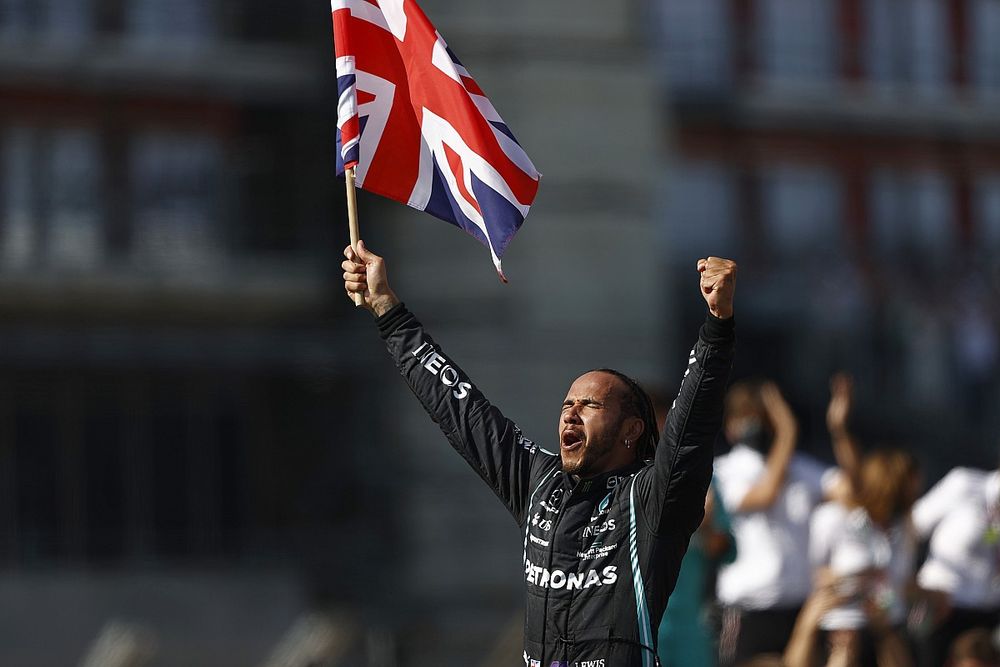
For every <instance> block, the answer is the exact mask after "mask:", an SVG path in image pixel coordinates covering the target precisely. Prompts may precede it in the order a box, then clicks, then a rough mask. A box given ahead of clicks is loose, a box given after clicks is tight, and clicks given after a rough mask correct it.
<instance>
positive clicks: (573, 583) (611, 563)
mask: <svg viewBox="0 0 1000 667" xmlns="http://www.w3.org/2000/svg"><path fill="white" fill-rule="evenodd" d="M378 327H379V332H380V333H381V335H382V337H383V338H384V339H385V341H386V345H387V347H388V348H389V352H390V353H391V354H392V356H393V358H394V359H395V360H396V365H397V366H398V368H399V371H400V373H401V374H402V375H403V377H404V378H406V381H407V382H408V383H409V385H410V388H411V389H412V390H413V393H414V394H416V396H417V397H418V398H419V399H420V401H421V403H423V405H424V408H425V409H426V410H427V412H428V414H430V416H431V418H432V419H433V420H434V421H435V422H436V423H437V424H438V426H440V427H441V430H442V431H443V432H444V434H445V436H446V437H447V438H448V441H449V442H450V443H451V445H452V447H454V448H455V449H456V450H457V451H458V453H459V454H461V455H462V457H463V458H465V460H466V461H468V463H469V465H471V466H472V468H473V470H475V471H476V472H477V473H478V474H479V476H480V477H482V479H483V481H485V482H486V483H487V484H488V485H489V486H490V488H491V489H493V491H494V493H496V495H497V496H498V497H499V498H500V500H501V501H502V502H503V504H504V506H506V507H507V509H508V510H509V511H510V513H511V514H513V515H514V519H515V520H516V521H517V524H518V526H520V527H521V529H522V530H523V531H524V572H525V579H526V581H527V589H528V591H527V593H528V594H527V618H526V621H525V627H524V635H525V636H524V663H525V665H526V667H625V666H633V665H634V666H643V667H646V666H652V665H654V664H656V629H657V627H658V626H659V622H660V618H661V616H662V615H663V610H664V609H665V608H666V604H667V597H668V596H669V595H670V593H671V591H673V588H674V584H675V583H676V581H677V572H678V570H679V569H680V566H681V558H682V557H683V556H684V552H685V551H686V550H687V546H688V540H689V539H690V537H691V534H692V533H693V532H694V531H695V529H696V528H697V527H698V525H699V524H700V523H701V520H702V516H703V514H704V506H705V494H706V492H707V490H708V484H709V481H710V479H711V476H712V444H713V441H714V439H715V436H716V434H717V433H718V431H719V428H720V426H721V422H722V402H723V394H724V391H725V385H726V381H727V379H728V375H729V370H730V367H731V365H732V358H733V344H734V333H733V323H732V319H729V320H720V319H717V318H715V317H712V316H711V315H710V316H708V320H707V321H706V323H705V325H704V326H703V327H702V329H701V335H700V336H699V340H698V342H697V344H695V347H694V349H693V350H692V351H691V355H690V359H689V365H688V368H687V371H686V372H685V373H684V380H683V382H682V383H681V389H680V393H679V395H678V396H677V399H676V400H675V401H674V405H673V407H672V408H671V410H670V413H669V414H668V416H667V421H666V425H665V427H664V433H663V436H662V439H661V441H660V444H659V446H658V447H657V449H656V456H655V458H654V460H653V461H650V462H646V463H636V464H633V465H631V466H628V467H626V468H622V469H620V470H616V471H613V472H610V473H606V474H603V475H600V476H598V477H593V478H589V479H583V480H579V481H574V479H573V478H572V477H571V476H569V475H567V474H565V473H563V472H562V470H561V464H560V458H559V455H558V454H553V453H551V452H547V451H545V450H543V449H542V448H540V447H539V446H538V445H536V444H535V443H534V442H532V441H531V440H528V439H527V438H525V437H524V435H522V433H521V431H520V429H519V428H518V427H517V426H516V425H515V424H514V422H512V421H511V420H510V419H507V418H506V417H505V416H504V415H503V414H502V413H501V412H500V410H499V409H497V408H496V407H495V406H493V405H492V404H491V403H490V402H489V401H487V400H486V398H485V397H484V396H483V394H482V393H481V392H480V391H479V390H478V389H477V388H476V387H475V385H473V384H472V382H471V381H470V380H469V378H468V376H467V375H465V373H463V372H462V371H461V369H459V367H458V366H456V365H455V363H454V362H453V361H452V360H451V359H450V358H448V357H447V356H445V355H444V353H443V352H442V351H441V349H440V348H439V347H438V346H437V345H436V344H435V343H434V341H433V340H432V339H431V337H430V336H429V335H427V333H426V332H425V331H424V328H423V326H422V325H421V324H420V322H418V321H417V319H416V318H415V317H414V316H413V315H412V314H411V313H410V312H409V311H408V310H406V308H405V306H403V305H402V304H400V305H398V306H396V307H394V308H393V309H392V310H390V311H389V312H387V313H385V314H384V315H383V316H382V317H380V318H379V319H378Z"/></svg>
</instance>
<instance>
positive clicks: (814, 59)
mask: <svg viewBox="0 0 1000 667" xmlns="http://www.w3.org/2000/svg"><path fill="white" fill-rule="evenodd" d="M755 6H756V11H757V26H758V33H757V53H758V60H759V63H760V69H761V74H762V75H763V76H764V77H765V78H767V79H770V80H780V81H804V82H808V81H814V80H821V81H824V80H829V79H831V78H833V76H834V75H835V71H836V53H835V44H836V41H835V40H836V27H837V17H836V15H835V13H834V10H835V7H834V3H833V2H832V1H831V0H759V1H758V2H757V3H755Z"/></svg>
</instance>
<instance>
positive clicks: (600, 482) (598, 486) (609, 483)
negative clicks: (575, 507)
mask: <svg viewBox="0 0 1000 667" xmlns="http://www.w3.org/2000/svg"><path fill="white" fill-rule="evenodd" d="M643 465H644V464H643V463H642V462H640V461H636V462H635V463H631V464H629V465H627V466H624V467H622V468H617V469H615V470H609V471H608V472H606V473H602V474H600V475H597V476H595V477H588V478H586V479H579V478H578V477H577V476H576V475H570V474H567V473H565V472H564V473H562V478H563V485H564V486H565V487H567V488H569V489H572V491H573V494H574V495H581V494H588V493H597V492H598V491H603V492H605V493H607V492H608V490H609V489H613V488H615V487H617V486H618V485H619V484H621V483H622V482H623V481H624V480H625V479H628V477H630V476H631V475H633V474H634V473H636V472H638V471H640V470H642V468H643Z"/></svg>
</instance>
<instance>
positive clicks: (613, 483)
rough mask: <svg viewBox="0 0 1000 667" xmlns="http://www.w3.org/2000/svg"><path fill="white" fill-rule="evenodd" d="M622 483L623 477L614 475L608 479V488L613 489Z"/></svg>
mask: <svg viewBox="0 0 1000 667" xmlns="http://www.w3.org/2000/svg"><path fill="white" fill-rule="evenodd" d="M624 481H625V478H624V477H615V476H614V475H612V476H611V477H608V488H609V489H613V488H615V487H617V486H618V485H619V484H621V483H622V482H624Z"/></svg>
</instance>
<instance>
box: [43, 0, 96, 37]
mask: <svg viewBox="0 0 1000 667" xmlns="http://www.w3.org/2000/svg"><path fill="white" fill-rule="evenodd" d="M36 1H37V0H36ZM92 1H93V0H41V2H39V3H38V4H39V5H40V9H41V12H42V22H43V24H44V26H45V31H46V32H47V33H48V34H50V35H52V36H54V37H58V38H59V39H72V38H75V37H83V36H85V35H87V34H89V33H91V32H92V31H93V27H94V26H93V20H94V11H93V7H92Z"/></svg>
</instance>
